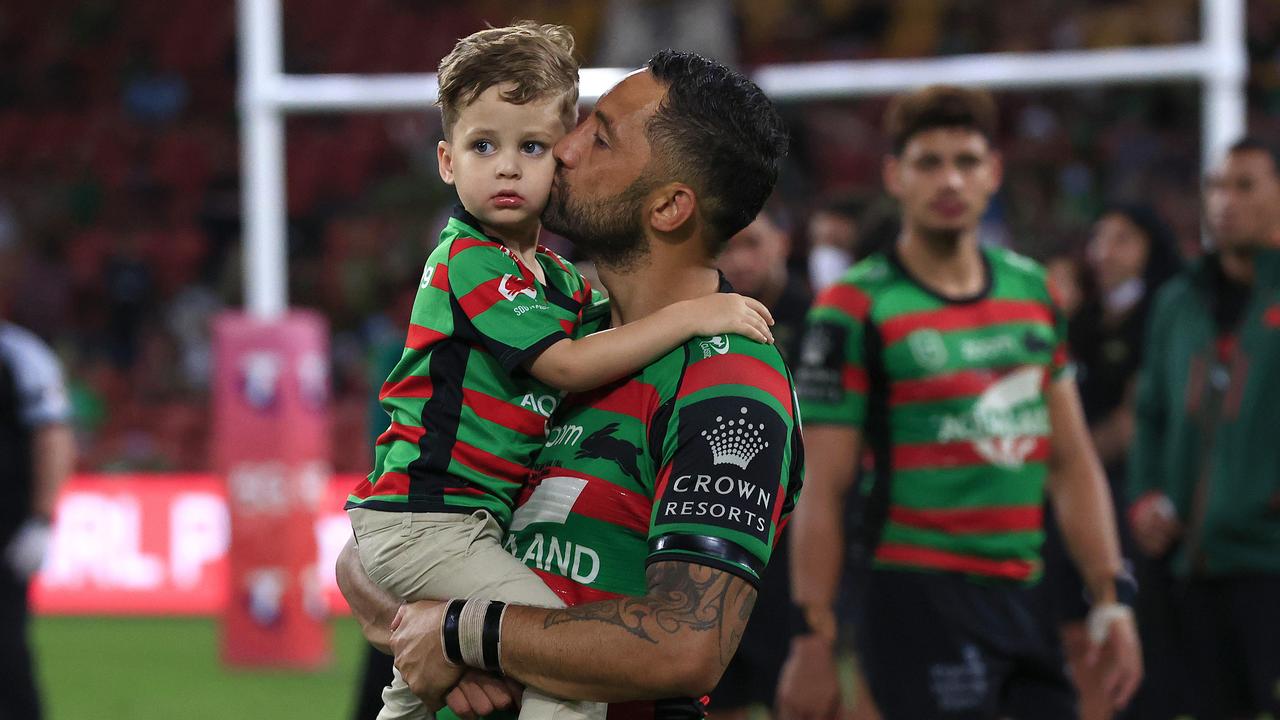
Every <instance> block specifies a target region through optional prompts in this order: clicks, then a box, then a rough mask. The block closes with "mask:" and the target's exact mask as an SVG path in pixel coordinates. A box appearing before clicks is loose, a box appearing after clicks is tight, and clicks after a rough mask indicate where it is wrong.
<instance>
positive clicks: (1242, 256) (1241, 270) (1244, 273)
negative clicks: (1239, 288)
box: [1220, 250, 1255, 285]
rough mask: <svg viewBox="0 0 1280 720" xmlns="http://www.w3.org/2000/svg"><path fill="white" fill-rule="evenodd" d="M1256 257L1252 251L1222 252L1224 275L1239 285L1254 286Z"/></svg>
mask: <svg viewBox="0 0 1280 720" xmlns="http://www.w3.org/2000/svg"><path fill="white" fill-rule="evenodd" d="M1254 255H1255V253H1254V252H1253V251H1251V250H1224V251H1222V255H1221V261H1220V262H1221V263H1222V274H1223V275H1225V276H1226V277H1227V279H1228V280H1231V281H1232V282H1234V283H1237V284H1239V285H1252V284H1253V258H1254Z"/></svg>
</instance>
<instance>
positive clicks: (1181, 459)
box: [1129, 251, 1280, 576]
mask: <svg viewBox="0 0 1280 720" xmlns="http://www.w3.org/2000/svg"><path fill="white" fill-rule="evenodd" d="M1214 263H1216V260H1214V259H1210V260H1202V261H1200V262H1198V263H1196V264H1195V265H1194V266H1192V267H1191V268H1189V269H1188V270H1186V271H1184V272H1183V273H1182V274H1181V275H1179V276H1177V277H1176V278H1174V279H1173V280H1171V281H1170V282H1169V283H1168V284H1167V285H1166V287H1165V288H1164V289H1163V290H1161V292H1160V293H1159V295H1158V296H1157V298H1156V303H1155V309H1154V312H1153V314H1152V317H1151V325H1150V327H1149V329H1148V336H1147V348H1146V353H1145V355H1144V357H1145V364H1144V367H1143V369H1142V372H1141V374H1140V376H1139V382H1138V406H1137V432H1136V436H1135V438H1134V443H1133V448H1132V452H1131V455H1130V465H1129V483H1130V485H1131V491H1132V495H1133V497H1135V498H1138V497H1141V496H1142V495H1144V494H1146V493H1149V492H1152V491H1158V492H1163V493H1164V494H1166V495H1167V496H1168V497H1169V498H1170V499H1171V500H1172V501H1173V504H1174V506H1175V507H1176V508H1177V512H1178V517H1179V519H1180V520H1181V521H1182V523H1183V525H1184V526H1185V527H1186V533H1185V534H1184V535H1183V536H1182V539H1181V541H1180V542H1179V544H1178V546H1177V547H1176V548H1175V551H1174V555H1173V567H1174V571H1175V572H1176V573H1177V574H1179V575H1183V576H1186V575H1196V576H1223V575H1240V574H1250V573H1280V252H1277V251H1268V252H1265V253H1262V254H1259V256H1258V257H1257V265H1256V272H1257V274H1256V280H1255V284H1254V287H1253V291H1252V294H1251V296H1250V299H1249V303H1248V306H1247V308H1246V309H1245V313H1244V319H1243V321H1242V323H1241V325H1240V328H1239V330H1238V333H1237V335H1236V345H1235V347H1234V349H1232V350H1222V349H1221V348H1222V347H1223V345H1222V343H1220V341H1219V338H1218V337H1217V335H1218V333H1217V329H1216V327H1215V324H1214V320H1213V310H1212V308H1213V298H1214V295H1215V293H1214V287H1215V284H1216V282H1217V280H1216V277H1217V271H1216V267H1215V264H1214Z"/></svg>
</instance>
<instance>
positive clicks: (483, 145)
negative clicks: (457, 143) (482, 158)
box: [471, 140, 493, 155]
mask: <svg viewBox="0 0 1280 720" xmlns="http://www.w3.org/2000/svg"><path fill="white" fill-rule="evenodd" d="M471 149H472V150H475V151H476V152H478V153H480V154H481V155H488V154H489V153H491V152H493V143H491V142H489V141H488V140H477V141H475V142H474V143H472V145H471Z"/></svg>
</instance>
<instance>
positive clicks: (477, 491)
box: [444, 485, 489, 497]
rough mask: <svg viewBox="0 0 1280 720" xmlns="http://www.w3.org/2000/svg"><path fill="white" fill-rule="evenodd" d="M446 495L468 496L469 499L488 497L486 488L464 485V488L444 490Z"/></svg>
mask: <svg viewBox="0 0 1280 720" xmlns="http://www.w3.org/2000/svg"><path fill="white" fill-rule="evenodd" d="M444 494H445V495H466V496H467V497H479V496H482V495H488V494H489V493H488V492H486V491H485V490H484V488H478V487H475V486H474V485H464V486H462V487H447V488H445V489H444Z"/></svg>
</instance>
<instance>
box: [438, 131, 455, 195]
mask: <svg viewBox="0 0 1280 720" xmlns="http://www.w3.org/2000/svg"><path fill="white" fill-rule="evenodd" d="M436 162H437V163H439V165H440V179H441V180H443V181H445V183H446V184H448V185H452V184H453V150H452V149H451V148H450V147H449V141H448V140H441V141H440V142H438V143H436Z"/></svg>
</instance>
